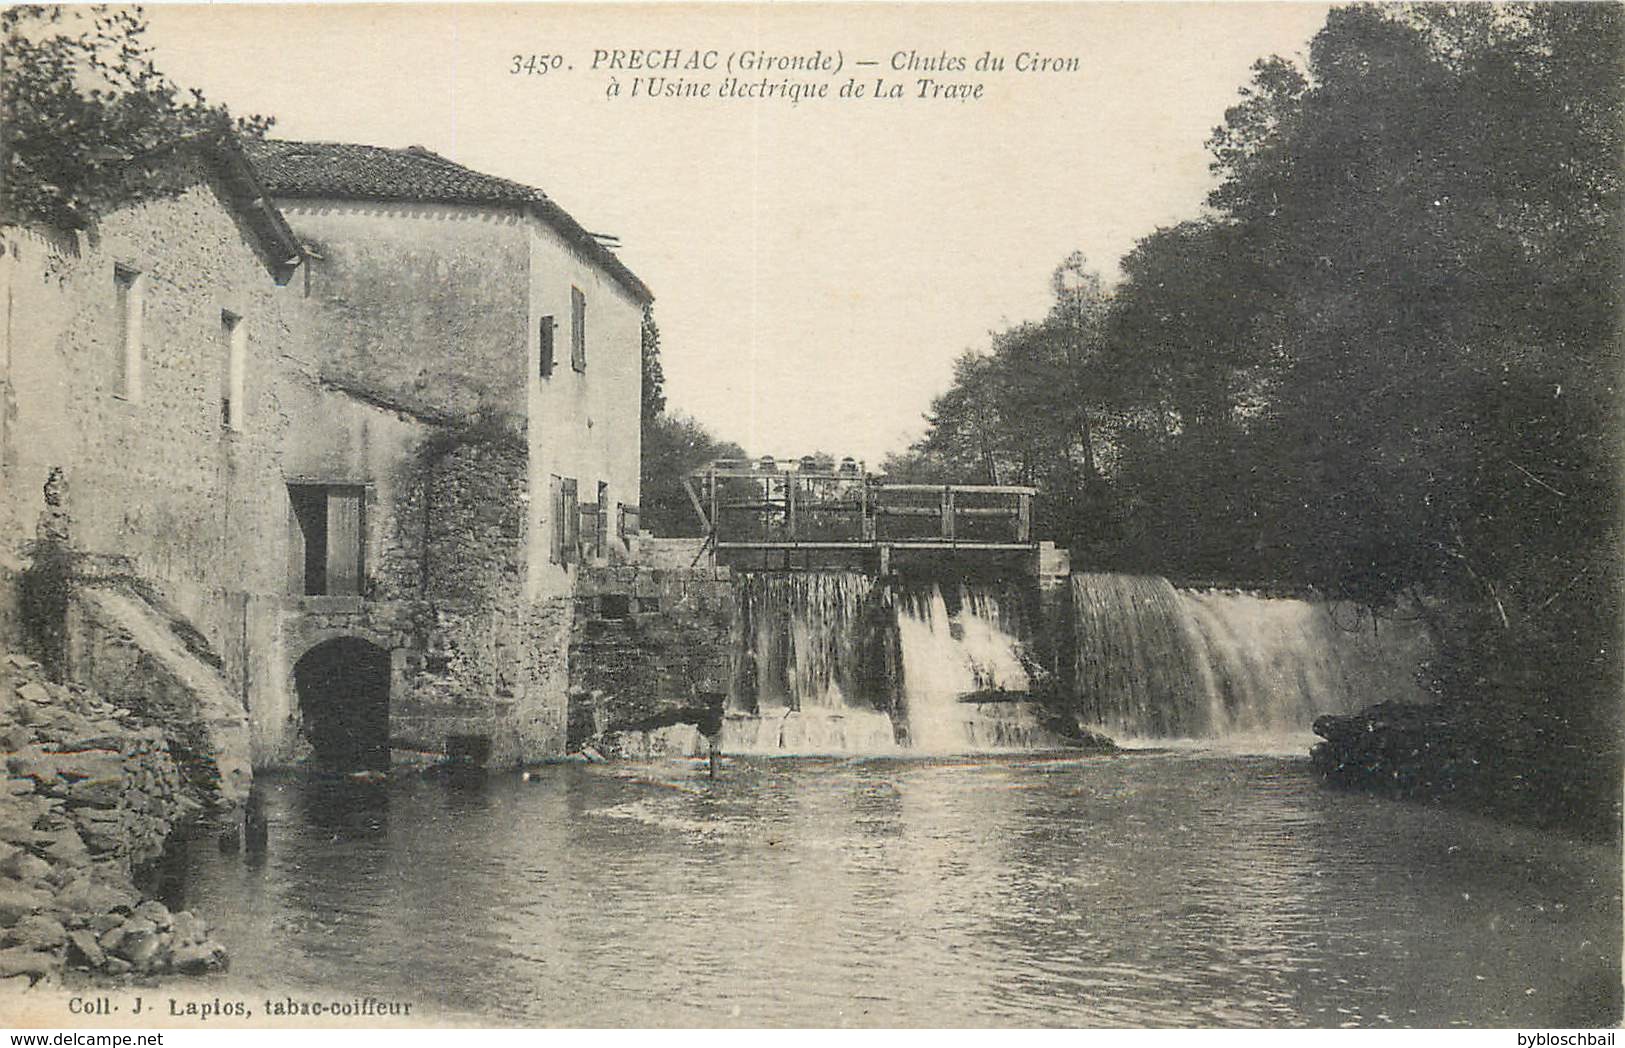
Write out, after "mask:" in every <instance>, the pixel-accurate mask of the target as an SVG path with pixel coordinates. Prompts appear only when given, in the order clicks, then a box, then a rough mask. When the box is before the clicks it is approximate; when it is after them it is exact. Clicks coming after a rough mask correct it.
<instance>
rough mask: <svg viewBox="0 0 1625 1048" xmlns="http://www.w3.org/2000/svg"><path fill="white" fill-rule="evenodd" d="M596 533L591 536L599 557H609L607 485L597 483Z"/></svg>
mask: <svg viewBox="0 0 1625 1048" xmlns="http://www.w3.org/2000/svg"><path fill="white" fill-rule="evenodd" d="M597 524H598V532H597V534H595V535H594V536H593V545H594V546H596V547H597V550H598V552H597V555H598V556H599V557H607V556H609V485H608V484H605V483H604V482H603V481H601V480H600V481H599V482H598V520H597Z"/></svg>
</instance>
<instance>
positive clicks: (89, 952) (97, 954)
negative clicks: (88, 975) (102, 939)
mask: <svg viewBox="0 0 1625 1048" xmlns="http://www.w3.org/2000/svg"><path fill="white" fill-rule="evenodd" d="M68 960H69V962H70V963H75V964H78V965H80V966H82V967H85V968H100V967H101V966H102V965H103V964H105V963H106V962H107V954H106V953H105V952H104V951H103V950H102V947H101V943H99V942H97V941H96V936H95V934H94V933H92V932H89V931H86V930H84V929H80V930H78V931H72V932H69V933H68Z"/></svg>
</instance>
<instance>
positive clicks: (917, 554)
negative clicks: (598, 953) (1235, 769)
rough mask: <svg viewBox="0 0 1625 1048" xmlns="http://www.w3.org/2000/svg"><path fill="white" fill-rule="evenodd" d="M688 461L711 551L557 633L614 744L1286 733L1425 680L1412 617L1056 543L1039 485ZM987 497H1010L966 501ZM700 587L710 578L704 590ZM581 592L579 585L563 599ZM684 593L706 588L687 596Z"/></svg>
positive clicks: (726, 746) (851, 748)
mask: <svg viewBox="0 0 1625 1048" xmlns="http://www.w3.org/2000/svg"><path fill="white" fill-rule="evenodd" d="M691 480H697V481H698V484H697V486H694V485H691V487H690V494H691V495H693V496H694V498H695V508H696V510H698V511H699V515H700V517H701V520H702V521H703V522H705V524H706V525H707V539H706V542H707V546H708V547H709V552H710V553H711V557H712V564H711V565H710V566H709V567H703V568H702V567H698V566H695V567H692V568H689V569H681V568H675V569H673V568H663V569H660V568H657V569H646V570H651V571H652V572H653V574H654V575H655V576H658V578H656V579H655V580H654V581H653V582H652V583H647V584H646V583H645V582H638V581H636V580H635V579H630V580H627V581H625V582H623V583H620V584H619V585H621V586H622V589H623V592H625V593H627V594H633V591H634V590H635V591H636V593H635V595H632V596H629V597H620V598H615V599H611V595H610V594H609V590H607V589H606V590H604V593H605V596H599V597H594V598H592V600H596V601H598V602H599V603H600V604H604V605H605V607H612V606H613V607H618V608H620V609H622V610H620V611H617V612H615V613H614V614H610V613H608V612H604V613H602V614H600V615H599V616H598V617H597V618H593V619H589V620H588V621H587V622H586V623H585V626H586V628H585V629H584V630H580V631H578V632H580V633H581V636H580V638H579V639H578V640H577V641H576V642H575V643H573V645H572V654H571V680H572V689H573V691H572V713H571V718H572V725H573V726H572V729H571V731H572V737H573V738H576V739H578V740H588V739H592V738H603V737H604V736H606V735H609V736H615V735H617V733H619V734H620V735H622V736H626V735H628V733H629V734H630V735H631V736H636V738H635V739H633V740H632V741H631V742H629V743H628V742H627V741H626V740H625V739H624V738H623V739H619V740H617V739H611V740H610V742H608V743H605V748H606V749H608V750H610V751H612V752H622V753H628V754H631V755H654V754H656V753H663V752H686V753H693V754H695V755H700V754H703V753H706V752H711V751H712V749H713V747H716V748H720V750H721V751H722V752H724V753H732V754H896V753H904V754H907V753H913V754H949V753H966V752H986V751H997V750H1032V749H1046V748H1060V747H1067V746H1090V745H1097V744H1098V743H1099V741H1100V736H1106V737H1108V738H1110V739H1113V740H1116V741H1118V742H1123V743H1130V744H1132V743H1135V742H1141V741H1150V742H1156V741H1167V740H1179V739H1190V740H1209V741H1213V740H1219V741H1221V742H1222V741H1225V740H1232V741H1241V740H1252V742H1261V743H1264V744H1266V745H1269V746H1270V747H1271V748H1275V747H1277V746H1282V747H1287V748H1296V747H1299V746H1301V744H1302V743H1303V742H1304V741H1305V739H1306V737H1307V736H1308V734H1309V732H1310V730H1311V726H1312V725H1313V722H1314V719H1315V718H1316V717H1317V716H1320V715H1322V714H1328V713H1344V712H1351V711H1353V710H1355V709H1358V708H1361V707H1364V706H1367V705H1371V704H1374V703H1378V702H1383V701H1390V700H1398V701H1412V702H1415V701H1421V700H1422V699H1423V698H1424V696H1423V694H1422V691H1421V688H1420V686H1419V684H1418V680H1417V678H1418V675H1419V671H1420V668H1421V666H1422V664H1423V662H1424V661H1425V659H1426V658H1427V657H1428V655H1429V653H1430V644H1429V640H1428V637H1427V634H1426V631H1425V629H1424V628H1423V627H1422V625H1421V623H1420V622H1409V623H1406V622H1396V621H1391V620H1385V621H1383V622H1382V623H1380V624H1375V625H1374V624H1373V621H1372V620H1371V619H1370V618H1369V617H1359V616H1356V615H1355V614H1353V609H1352V608H1346V607H1340V606H1337V605H1334V604H1332V603H1329V602H1327V601H1324V600H1317V599H1303V598H1301V597H1282V596H1273V595H1266V594H1263V593H1257V592H1250V591H1246V590H1239V589H1228V590H1227V589H1214V588H1208V589H1198V588H1191V587H1180V586H1176V585H1174V584H1173V583H1171V582H1170V581H1169V580H1167V579H1164V578H1160V577H1156V576H1141V575H1126V574H1112V573H1090V572H1079V573H1073V572H1072V571H1071V569H1070V563H1069V558H1068V557H1067V554H1066V551H1065V550H1056V549H1055V548H1054V547H1053V546H1051V545H1050V544H1048V543H1033V542H1031V541H1030V540H1031V533H1030V528H1029V522H1030V509H1031V507H1030V489H1006V488H987V489H975V488H971V487H967V486H963V485H960V486H930V491H931V496H932V501H931V504H930V505H929V506H921V505H920V504H919V503H918V502H917V501H916V502H915V503H913V504H910V503H909V502H908V501H907V500H908V499H912V498H914V497H915V496H916V495H918V494H919V493H918V492H916V491H914V490H913V489H914V488H915V487H919V486H915V485H894V484H889V483H887V482H885V481H884V480H883V479H881V478H874V477H869V476H868V475H866V474H864V473H863V472H862V470H861V467H859V466H858V465H857V464H856V463H854V462H852V461H851V460H848V461H847V462H844V463H842V464H841V466H840V467H838V468H836V467H827V466H826V467H820V466H819V465H818V464H817V463H816V462H812V461H810V460H804V461H803V462H802V463H800V465H799V467H798V468H791V469H786V468H780V467H779V466H777V465H775V464H774V463H773V462H772V461H771V460H762V461H759V462H757V463H754V464H752V463H722V464H714V465H713V466H712V467H709V468H708V469H706V470H703V471H701V472H699V473H697V474H694V475H693V477H691ZM1000 498H1004V499H1014V502H1012V503H1010V504H1009V505H1008V506H1006V507H1005V508H1003V509H997V508H994V507H990V506H988V505H986V504H985V503H984V502H983V501H979V500H986V499H1000ZM898 520H900V521H903V522H905V523H906V524H909V525H910V526H911V527H913V528H914V529H915V530H913V531H909V530H907V529H905V528H899V527H897V526H896V521H898ZM1001 529H1003V530H1002V531H1001ZM705 552H706V550H705V549H703V548H702V549H700V550H699V551H698V556H693V555H692V554H691V556H693V559H694V562H695V563H696V565H697V562H698V560H699V559H700V558H701V557H703V556H704V554H705ZM616 570H617V571H630V572H632V574H633V575H636V573H637V572H638V570H640V569H636V568H632V569H616ZM684 580H690V581H684ZM587 584H588V585H595V584H594V583H591V582H590V581H589V583H587ZM628 586H630V587H631V588H627V587H628ZM695 587H699V588H701V589H705V590H706V591H707V592H710V593H711V594H712V595H711V596H710V597H707V598H706V599H705V600H703V601H700V602H699V604H696V602H695V599H694V594H695V593H696V592H698V590H696V589H695ZM657 591H658V596H657ZM592 592H594V593H597V592H598V590H597V589H593V590H592ZM645 594H647V595H645ZM592 600H586V599H584V591H582V590H580V589H579V588H578V597H577V601H578V605H582V606H588V605H590V604H591V603H592ZM606 602H607V603H606ZM634 605H635V606H636V607H637V608H638V609H639V610H638V612H637V613H635V614H628V613H627V612H626V610H625V609H627V608H629V607H631V606H634ZM699 605H704V606H705V607H706V608H708V609H710V610H709V611H707V612H706V613H704V614H698V615H697V614H696V613H695V612H693V611H685V610H683V609H684V608H685V607H690V606H693V607H698V606H699ZM645 607H653V608H658V609H660V610H659V611H658V612H657V613H649V612H646V611H644V610H643V609H644V608H645ZM1379 627H1380V628H1379ZM679 652H687V653H688V654H685V655H679V654H677V653H679ZM662 733H664V734H662ZM674 740H675V741H674ZM1249 744H1250V743H1249Z"/></svg>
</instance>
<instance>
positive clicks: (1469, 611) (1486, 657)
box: [894, 4, 1625, 745]
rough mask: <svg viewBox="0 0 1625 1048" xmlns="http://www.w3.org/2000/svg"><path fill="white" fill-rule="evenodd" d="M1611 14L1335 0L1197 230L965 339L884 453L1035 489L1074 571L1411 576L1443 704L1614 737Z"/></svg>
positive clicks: (1144, 249)
mask: <svg viewBox="0 0 1625 1048" xmlns="http://www.w3.org/2000/svg"><path fill="white" fill-rule="evenodd" d="M1621 16H1622V12H1621V8H1619V7H1618V6H1617V5H1591V4H1545V5H1511V6H1500V7H1489V6H1480V5H1460V6H1456V5H1450V6H1446V5H1432V4H1428V5H1419V6H1417V7H1414V8H1413V7H1369V6H1354V7H1347V8H1341V9H1337V10H1334V11H1333V12H1332V13H1331V14H1330V16H1329V17H1328V20H1327V22H1326V25H1325V26H1324V28H1323V29H1322V30H1321V31H1320V33H1319V34H1318V35H1317V36H1316V38H1315V40H1314V42H1313V45H1312V48H1311V51H1310V55H1309V59H1308V64H1307V68H1304V69H1300V68H1298V67H1296V66H1295V65H1294V64H1293V63H1291V62H1288V61H1286V60H1283V59H1280V58H1270V59H1266V60H1264V61H1260V62H1259V63H1257V64H1256V65H1255V67H1254V76H1253V79H1252V82H1251V83H1250V84H1249V85H1248V86H1247V87H1246V88H1245V89H1244V90H1243V91H1242V93H1241V99H1240V101H1239V102H1238V103H1237V104H1236V105H1235V106H1234V107H1232V108H1231V109H1230V110H1229V111H1228V113H1227V114H1226V118H1225V122H1224V124H1223V126H1221V127H1219V128H1218V129H1216V130H1215V132H1214V134H1213V136H1212V138H1211V139H1210V141H1209V143H1208V145H1209V148H1210V150H1211V153H1212V156H1213V168H1214V171H1215V172H1216V174H1217V175H1218V176H1219V182H1218V185H1217V188H1216V189H1215V190H1214V191H1213V193H1212V195H1211V197H1210V199H1209V201H1208V203H1209V213H1208V215H1207V217H1205V218H1203V219H1201V220H1198V221H1191V222H1186V223H1182V224H1180V225H1178V226H1174V227H1172V228H1167V229H1161V230H1158V231H1157V232H1156V233H1154V234H1152V235H1150V236H1148V237H1146V238H1145V239H1144V240H1142V241H1141V242H1140V243H1139V244H1138V245H1137V246H1136V248H1135V249H1134V250H1133V252H1132V253H1130V255H1129V256H1128V257H1127V258H1126V259H1124V261H1123V265H1122V269H1123V273H1124V280H1123V282H1122V283H1121V285H1120V286H1119V287H1117V288H1116V289H1114V290H1113V292H1112V293H1111V294H1110V295H1105V294H1103V293H1100V292H1098V291H1097V290H1090V291H1089V292H1087V293H1085V294H1080V296H1079V304H1080V305H1082V306H1083V307H1084V308H1080V309H1077V310H1076V311H1075V316H1076V319H1075V320H1069V319H1066V318H1067V314H1068V310H1069V308H1072V307H1069V306H1068V303H1067V300H1066V299H1065V298H1064V297H1060V298H1058V299H1057V306H1056V309H1055V311H1053V312H1052V314H1051V316H1050V317H1048V318H1046V319H1045V320H1043V321H1041V322H1038V323H1034V324H1028V325H1022V326H1019V327H1017V328H1014V329H1012V330H1010V331H1006V332H1003V333H1001V334H999V335H997V336H996V337H995V338H994V340H993V344H992V346H991V348H990V350H989V351H987V352H984V353H978V354H972V355H968V356H967V357H965V358H964V359H962V360H961V361H960V362H959V366H958V369H957V371H956V380H955V383H954V386H953V388H952V389H950V390H949V391H948V392H947V393H945V394H944V395H943V396H942V397H940V398H939V399H938V400H937V402H936V403H935V405H934V408H933V412H932V414H931V415H930V416H929V419H930V423H931V427H930V430H929V432H928V434H927V436H926V437H925V439H924V440H923V441H922V442H921V443H920V444H918V445H917V446H916V447H915V448H914V449H913V451H912V452H911V453H910V455H908V456H903V457H901V458H899V459H898V460H896V461H895V462H894V465H896V466H898V467H900V468H903V469H905V470H911V471H918V472H921V473H934V474H936V475H939V476H940V475H948V474H955V475H958V476H962V477H966V478H974V479H993V478H995V477H1000V478H1003V477H1010V478H1012V479H1013V478H1015V477H1021V478H1023V479H1027V480H1030V481H1032V482H1034V483H1037V484H1039V485H1040V486H1041V487H1042V488H1043V489H1044V491H1045V495H1046V496H1047V498H1046V499H1045V500H1044V501H1046V502H1049V503H1051V504H1052V505H1054V506H1057V507H1060V509H1059V510H1058V511H1057V512H1053V513H1052V514H1051V515H1050V516H1049V518H1048V519H1046V520H1045V521H1044V522H1043V523H1044V525H1045V526H1046V527H1047V528H1048V529H1049V534H1050V537H1053V538H1055V539H1057V540H1058V541H1061V542H1064V543H1067V544H1069V545H1071V546H1072V548H1073V550H1074V563H1082V564H1088V565H1091V566H1101V567H1107V566H1110V567H1120V568H1127V569H1138V570H1151V571H1158V572H1161V573H1165V574H1168V575H1172V576H1176V577H1186V578H1202V579H1214V580H1224V581H1235V582H1254V583H1281V584H1292V585H1311V586H1314V587H1317V588H1319V589H1320V590H1321V591H1323V592H1326V593H1328V594H1332V595H1335V596H1339V597H1347V598H1351V599H1354V600H1357V601H1359V602H1361V603H1362V604H1364V605H1365V606H1368V607H1372V608H1375V609H1379V610H1380V609H1385V608H1392V607H1394V606H1395V605H1396V604H1407V605H1410V604H1411V603H1412V601H1413V599H1414V598H1415V597H1416V596H1417V595H1424V594H1425V595H1427V596H1428V597H1429V598H1430V599H1429V602H1428V606H1429V607H1432V608H1434V609H1436V614H1437V616H1438V621H1437V622H1436V623H1435V625H1436V626H1437V627H1438V629H1439V635H1440V637H1441V642H1442V644H1443V646H1444V657H1443V658H1441V659H1440V661H1439V665H1438V666H1437V667H1436V672H1437V679H1436V680H1435V681H1434V682H1433V683H1434V685H1435V687H1436V688H1437V689H1438V690H1439V692H1440V693H1441V694H1442V695H1443V696H1445V697H1447V698H1453V699H1460V700H1463V701H1474V702H1502V703H1515V704H1518V706H1519V707H1520V708H1521V709H1523V710H1525V711H1527V712H1528V713H1529V715H1530V716H1531V717H1534V718H1537V719H1538V718H1548V719H1549V720H1550V722H1551V724H1552V725H1553V727H1552V729H1551V730H1553V731H1555V732H1559V733H1568V734H1570V735H1574V734H1580V733H1595V732H1599V731H1600V732H1604V733H1606V734H1605V736H1604V737H1605V738H1607V739H1608V740H1609V743H1610V745H1611V744H1612V742H1613V739H1614V733H1615V731H1616V730H1617V714H1616V709H1617V705H1618V697H1619V684H1620V677H1619V666H1618V653H1617V650H1616V649H1617V626H1618V623H1619V618H1618V593H1619V590H1618V584H1619V581H1620V579H1619V574H1618V571H1617V553H1618V550H1619V540H1620V537H1621V536H1620V534H1619V516H1618V511H1619V502H1618V489H1617V484H1618V480H1619V468H1620V460H1619V459H1620V450H1621V449H1620V446H1619V438H1620V432H1621V431H1620V426H1619V421H1620V420H1619V417H1618V410H1619V404H1618V397H1619V390H1618V381H1619V376H1620V331H1619V317H1620V308H1621V302H1620V297H1619V296H1620V288H1619V279H1620V275H1621V272H1622V268H1621V263H1622V261H1625V257H1622V252H1621V242H1622V241H1621V236H1622V230H1621V217H1620V203H1621V201H1620V193H1619V180H1620V177H1621V171H1622V159H1625V155H1622V146H1621V128H1622V123H1621V119H1622V115H1625V114H1622V107H1621V101H1622V98H1625V92H1622V88H1625V78H1622V75H1621V56H1622V55H1625V34H1622V22H1621ZM1069 266H1072V267H1074V268H1076V262H1075V260H1074V261H1072V262H1069ZM1090 422H1092V423H1093V425H1092V427H1091V425H1090ZM1444 609H1448V611H1446V610H1444Z"/></svg>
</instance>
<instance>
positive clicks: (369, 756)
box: [293, 637, 390, 770]
mask: <svg viewBox="0 0 1625 1048" xmlns="http://www.w3.org/2000/svg"><path fill="white" fill-rule="evenodd" d="M293 680H294V688H295V690H296V691H297V692H298V695H299V710H300V719H301V722H302V727H303V729H304V734H305V738H306V739H307V740H308V741H309V742H310V745H311V748H312V750H314V751H315V757H316V761H317V763H319V764H321V765H323V766H326V767H330V768H342V769H345V770H357V769H382V768H387V767H389V681H390V657H389V652H388V651H386V650H385V649H383V648H380V647H378V646H377V645H376V644H372V643H370V642H369V641H365V640H362V639H361V638H359V637H335V638H333V639H331V640H326V641H323V642H322V643H320V644H317V645H316V646H315V647H313V648H311V649H310V650H309V651H307V652H305V654H304V655H303V656H302V657H301V658H300V659H299V661H298V662H296V663H295V664H294V667H293Z"/></svg>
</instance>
